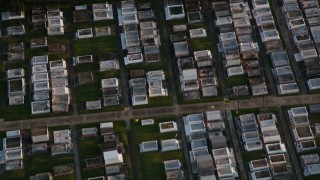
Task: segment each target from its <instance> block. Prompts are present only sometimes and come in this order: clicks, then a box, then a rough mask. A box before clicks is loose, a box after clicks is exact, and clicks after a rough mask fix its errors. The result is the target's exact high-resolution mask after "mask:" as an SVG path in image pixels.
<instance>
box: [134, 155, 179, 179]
mask: <svg viewBox="0 0 320 180" xmlns="http://www.w3.org/2000/svg"><path fill="white" fill-rule="evenodd" d="M138 159H139V163H138V169H139V175H140V179H152V180H163V179H166V177H165V172H164V165H163V161H166V160H172V159H180V161H181V160H182V159H184V154H183V151H171V152H150V153H142V154H140V155H139V158H138Z"/></svg>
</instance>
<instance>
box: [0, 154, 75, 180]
mask: <svg viewBox="0 0 320 180" xmlns="http://www.w3.org/2000/svg"><path fill="white" fill-rule="evenodd" d="M23 162H24V169H23V170H17V171H9V172H6V173H4V174H0V179H5V180H20V179H21V180H22V179H29V177H30V176H33V175H35V174H38V173H44V172H52V167H53V166H56V165H63V164H70V163H72V164H74V159H73V154H66V155H58V156H51V155H50V154H49V153H45V154H36V155H25V156H24V159H23ZM59 179H70V180H73V179H76V178H75V175H70V176H65V177H63V176H61V178H60V177H59Z"/></svg>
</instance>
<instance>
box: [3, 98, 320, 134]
mask: <svg viewBox="0 0 320 180" xmlns="http://www.w3.org/2000/svg"><path fill="white" fill-rule="evenodd" d="M315 103H320V94H310V95H297V96H285V97H272V96H268V97H266V98H265V100H264V103H263V97H255V98H252V99H244V100H239V109H247V108H261V107H263V106H264V107H279V106H287V105H301V104H315ZM212 106H214V108H215V109H219V110H235V109H237V106H238V101H236V100H233V101H230V103H229V104H224V102H212V103H200V104H188V105H173V106H165V107H155V108H143V109H130V110H127V111H113V112H101V113H94V114H83V115H71V116H61V117H49V118H39V119H27V120H19V121H4V122H2V123H0V131H8V130H14V129H30V128H32V127H37V126H62V125H70V124H83V123H94V122H105V121H115V120H123V119H133V118H146V117H155V116H164V115H173V114H176V115H179V114H190V113H197V112H204V111H207V110H212Z"/></svg>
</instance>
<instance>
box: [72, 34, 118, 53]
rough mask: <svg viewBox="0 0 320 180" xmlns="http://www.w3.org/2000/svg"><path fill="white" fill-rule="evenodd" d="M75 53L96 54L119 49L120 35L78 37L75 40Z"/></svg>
mask: <svg viewBox="0 0 320 180" xmlns="http://www.w3.org/2000/svg"><path fill="white" fill-rule="evenodd" d="M73 47H74V54H75V55H77V56H80V55H87V54H92V55H96V54H99V53H103V52H107V51H118V50H119V49H118V47H120V45H119V40H118V36H108V37H98V38H90V39H78V40H74V41H73Z"/></svg>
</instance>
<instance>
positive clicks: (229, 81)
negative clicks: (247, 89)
mask: <svg viewBox="0 0 320 180" xmlns="http://www.w3.org/2000/svg"><path fill="white" fill-rule="evenodd" d="M247 84H249V79H248V76H247V75H245V74H244V75H238V76H232V77H228V78H225V85H226V88H231V87H232V86H240V85H247Z"/></svg>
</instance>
